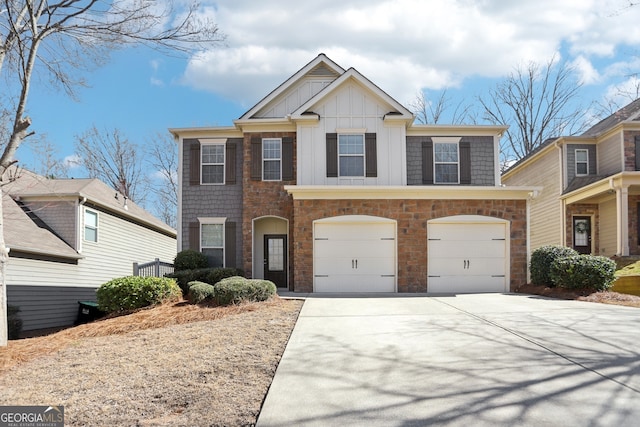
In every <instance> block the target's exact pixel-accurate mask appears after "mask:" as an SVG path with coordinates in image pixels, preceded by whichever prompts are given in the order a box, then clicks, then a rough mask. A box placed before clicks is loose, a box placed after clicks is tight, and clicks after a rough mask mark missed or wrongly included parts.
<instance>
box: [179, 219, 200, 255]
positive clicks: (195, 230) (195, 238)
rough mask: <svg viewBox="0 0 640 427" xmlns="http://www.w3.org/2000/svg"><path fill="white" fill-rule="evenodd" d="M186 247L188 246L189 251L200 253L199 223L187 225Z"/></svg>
mask: <svg viewBox="0 0 640 427" xmlns="http://www.w3.org/2000/svg"><path fill="white" fill-rule="evenodd" d="M188 245H189V249H193V250H194V251H200V223H199V222H190V223H189V242H188ZM183 246H184V245H183ZM183 249H184V248H183Z"/></svg>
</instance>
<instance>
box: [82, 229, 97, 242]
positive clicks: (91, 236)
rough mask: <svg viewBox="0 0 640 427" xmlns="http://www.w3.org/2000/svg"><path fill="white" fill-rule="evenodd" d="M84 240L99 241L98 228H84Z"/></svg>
mask: <svg viewBox="0 0 640 427" xmlns="http://www.w3.org/2000/svg"><path fill="white" fill-rule="evenodd" d="M84 240H88V241H90V242H97V241H98V229H96V228H90V227H85V228H84Z"/></svg>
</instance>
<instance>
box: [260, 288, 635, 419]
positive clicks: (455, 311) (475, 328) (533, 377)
mask: <svg viewBox="0 0 640 427" xmlns="http://www.w3.org/2000/svg"><path fill="white" fill-rule="evenodd" d="M639 423H640V309H638V308H627V307H619V306H609V305H604V304H596V303H586V302H577V301H561V300H551V299H545V298H542V297H537V296H527V295H520V294H518V295H514V294H478V295H452V296H434V297H431V296H429V297H426V296H413V295H410V296H404V295H400V296H398V295H393V296H391V295H388V296H380V295H377V296H367V295H364V296H360V297H344V296H341V297H339V298H338V297H336V298H331V297H325V296H322V297H317V296H313V297H310V298H308V299H307V300H306V302H305V304H304V307H303V308H302V311H301V313H300V318H299V319H298V322H297V324H296V327H295V329H294V331H293V334H292V336H291V339H290V341H289V343H288V345H287V348H286V350H285V352H284V355H283V357H282V361H281V362H280V365H279V367H278V370H277V373H276V375H275V378H274V381H273V383H272V385H271V388H270V390H269V393H268V394H267V397H266V400H265V402H264V406H263V409H262V412H261V413H260V417H259V419H258V423H257V425H258V426H261V427H266V426H344V425H363V426H367V427H371V426H427V425H429V426H431V425H447V426H496V425H503V426H564V427H566V426H632V425H633V426H637V425H639Z"/></svg>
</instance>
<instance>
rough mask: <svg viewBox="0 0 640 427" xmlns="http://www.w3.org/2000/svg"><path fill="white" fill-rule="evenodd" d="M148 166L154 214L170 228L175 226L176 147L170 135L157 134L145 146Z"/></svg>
mask: <svg viewBox="0 0 640 427" xmlns="http://www.w3.org/2000/svg"><path fill="white" fill-rule="evenodd" d="M147 145H148V146H149V147H151V148H150V149H149V155H148V156H147V158H148V162H149V165H150V166H151V169H152V170H153V173H152V176H153V177H154V178H155V179H154V180H153V183H152V190H153V193H154V195H155V201H154V209H153V210H154V213H155V214H156V215H157V216H158V217H159V218H160V219H161V220H163V221H164V222H165V223H167V224H169V225H170V226H171V227H176V225H177V213H178V145H177V144H176V142H175V141H174V140H173V138H172V137H171V136H170V135H168V134H167V135H165V134H158V135H156V137H155V138H154V140H153V141H149V143H148V144H147Z"/></svg>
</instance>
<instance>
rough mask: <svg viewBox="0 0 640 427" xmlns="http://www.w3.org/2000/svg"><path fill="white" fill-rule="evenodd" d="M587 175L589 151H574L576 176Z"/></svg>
mask: <svg viewBox="0 0 640 427" xmlns="http://www.w3.org/2000/svg"><path fill="white" fill-rule="evenodd" d="M581 175H589V150H584V149H579V150H576V176H581Z"/></svg>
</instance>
